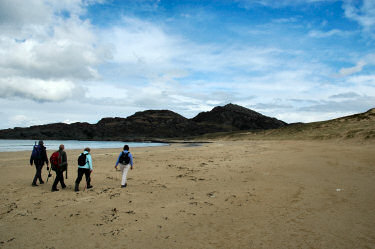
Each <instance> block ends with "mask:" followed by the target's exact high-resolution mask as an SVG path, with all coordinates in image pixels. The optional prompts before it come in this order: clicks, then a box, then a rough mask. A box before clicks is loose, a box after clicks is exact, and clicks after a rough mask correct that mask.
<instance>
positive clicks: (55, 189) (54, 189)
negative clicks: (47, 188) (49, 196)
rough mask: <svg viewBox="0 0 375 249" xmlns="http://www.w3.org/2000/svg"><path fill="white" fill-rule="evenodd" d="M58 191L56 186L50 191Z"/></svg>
mask: <svg viewBox="0 0 375 249" xmlns="http://www.w3.org/2000/svg"><path fill="white" fill-rule="evenodd" d="M55 191H59V190H58V189H57V188H53V189H52V190H51V192H55Z"/></svg>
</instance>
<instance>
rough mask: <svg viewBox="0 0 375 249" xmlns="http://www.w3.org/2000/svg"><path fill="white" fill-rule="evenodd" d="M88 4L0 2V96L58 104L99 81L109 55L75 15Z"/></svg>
mask: <svg viewBox="0 0 375 249" xmlns="http://www.w3.org/2000/svg"><path fill="white" fill-rule="evenodd" d="M87 4H88V3H87V2H82V1H78V0H64V1H42V0H40V1H38V0H32V1H7V0H4V1H0V9H1V11H0V12H1V13H3V14H4V13H6V14H5V15H4V16H3V17H2V22H1V24H0V82H1V89H2V90H3V92H2V93H1V94H0V97H3V98H4V97H9V96H12V97H14V96H22V97H24V98H31V99H33V100H36V101H61V100H64V99H65V98H69V97H72V96H73V94H72V91H73V89H74V88H75V87H76V86H77V84H78V83H80V82H82V81H87V80H95V79H99V78H100V75H99V73H98V70H97V67H98V66H99V65H100V64H101V63H103V62H105V61H106V60H108V59H109V58H110V57H111V51H110V49H109V48H108V47H106V46H105V45H101V44H97V42H96V41H97V37H96V34H95V30H94V28H93V27H92V25H91V23H90V22H89V21H87V20H81V19H80V18H79V17H78V16H77V15H78V14H81V13H83V12H84V6H86V5H87ZM60 11H68V12H69V16H61V15H60V14H59V12H60ZM0 16H1V14H0ZM54 89H58V90H59V91H60V93H59V94H58V93H56V92H55V90H54ZM38 90H40V91H38ZM33 91H34V92H33Z"/></svg>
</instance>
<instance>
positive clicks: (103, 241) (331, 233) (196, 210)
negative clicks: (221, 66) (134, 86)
mask: <svg viewBox="0 0 375 249" xmlns="http://www.w3.org/2000/svg"><path fill="white" fill-rule="evenodd" d="M120 151H121V149H95V150H92V151H91V154H92V157H93V163H94V172H93V174H92V184H93V185H94V188H93V189H90V190H85V191H83V189H84V181H82V182H81V186H80V190H81V191H80V192H78V193H75V192H74V191H73V188H74V180H75V178H76V176H77V170H76V169H77V157H78V155H79V153H80V152H81V151H77V150H74V151H71V150H67V154H68V161H69V174H68V177H69V178H68V179H67V180H66V184H67V186H68V187H67V188H66V189H64V190H61V187H60V186H58V188H60V191H59V192H51V185H52V182H53V179H51V178H50V179H49V182H48V183H46V184H44V185H40V186H38V187H32V186H31V182H32V178H33V176H34V173H35V169H34V167H30V165H29V164H28V162H29V157H30V153H31V152H3V153H0V179H1V180H0V193H1V194H0V199H1V204H0V248H55V249H58V248H330V249H332V248H375V232H374V231H375V212H374V210H375V195H374V193H375V153H374V145H373V144H367V145H364V144H359V143H344V142H340V143H337V142H334V141H331V142H321V141H235V142H231V141H215V142H213V143H210V144H202V145H201V146H185V145H183V144H182V145H179V144H173V145H171V146H166V147H149V148H134V149H132V148H131V152H132V153H133V155H134V161H135V165H134V170H132V171H130V170H129V173H128V187H127V188H124V189H121V188H120V180H121V175H120V172H119V171H115V169H114V164H115V161H116V159H117V156H118V154H119V152H120ZM51 153H52V151H48V156H50V155H51ZM46 175H47V171H46V168H44V169H43V178H44V180H46ZM64 176H65V174H64Z"/></svg>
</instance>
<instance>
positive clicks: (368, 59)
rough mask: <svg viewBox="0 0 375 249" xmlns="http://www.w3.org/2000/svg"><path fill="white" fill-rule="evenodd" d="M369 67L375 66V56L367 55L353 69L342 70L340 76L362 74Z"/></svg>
mask: <svg viewBox="0 0 375 249" xmlns="http://www.w3.org/2000/svg"><path fill="white" fill-rule="evenodd" d="M367 65H375V54H367V55H366V56H364V57H363V58H362V59H361V60H360V61H358V62H357V64H356V65H355V66H353V67H348V68H341V69H340V71H339V74H338V76H340V77H343V76H348V75H351V74H355V73H358V72H361V71H362V70H363V68H364V67H365V66H367Z"/></svg>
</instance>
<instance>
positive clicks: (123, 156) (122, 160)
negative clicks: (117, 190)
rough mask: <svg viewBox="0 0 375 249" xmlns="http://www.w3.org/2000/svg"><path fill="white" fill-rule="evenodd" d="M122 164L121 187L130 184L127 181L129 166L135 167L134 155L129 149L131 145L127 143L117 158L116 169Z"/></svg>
mask: <svg viewBox="0 0 375 249" xmlns="http://www.w3.org/2000/svg"><path fill="white" fill-rule="evenodd" d="M118 164H120V169H121V171H122V179H121V187H122V188H125V187H126V186H127V185H128V184H127V183H126V175H127V174H128V171H129V168H130V169H131V170H132V169H133V156H132V154H131V153H130V151H129V146H128V145H125V146H124V150H123V151H121V153H120V155H119V156H118V158H117V162H116V165H115V169H116V170H117V165H118Z"/></svg>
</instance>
